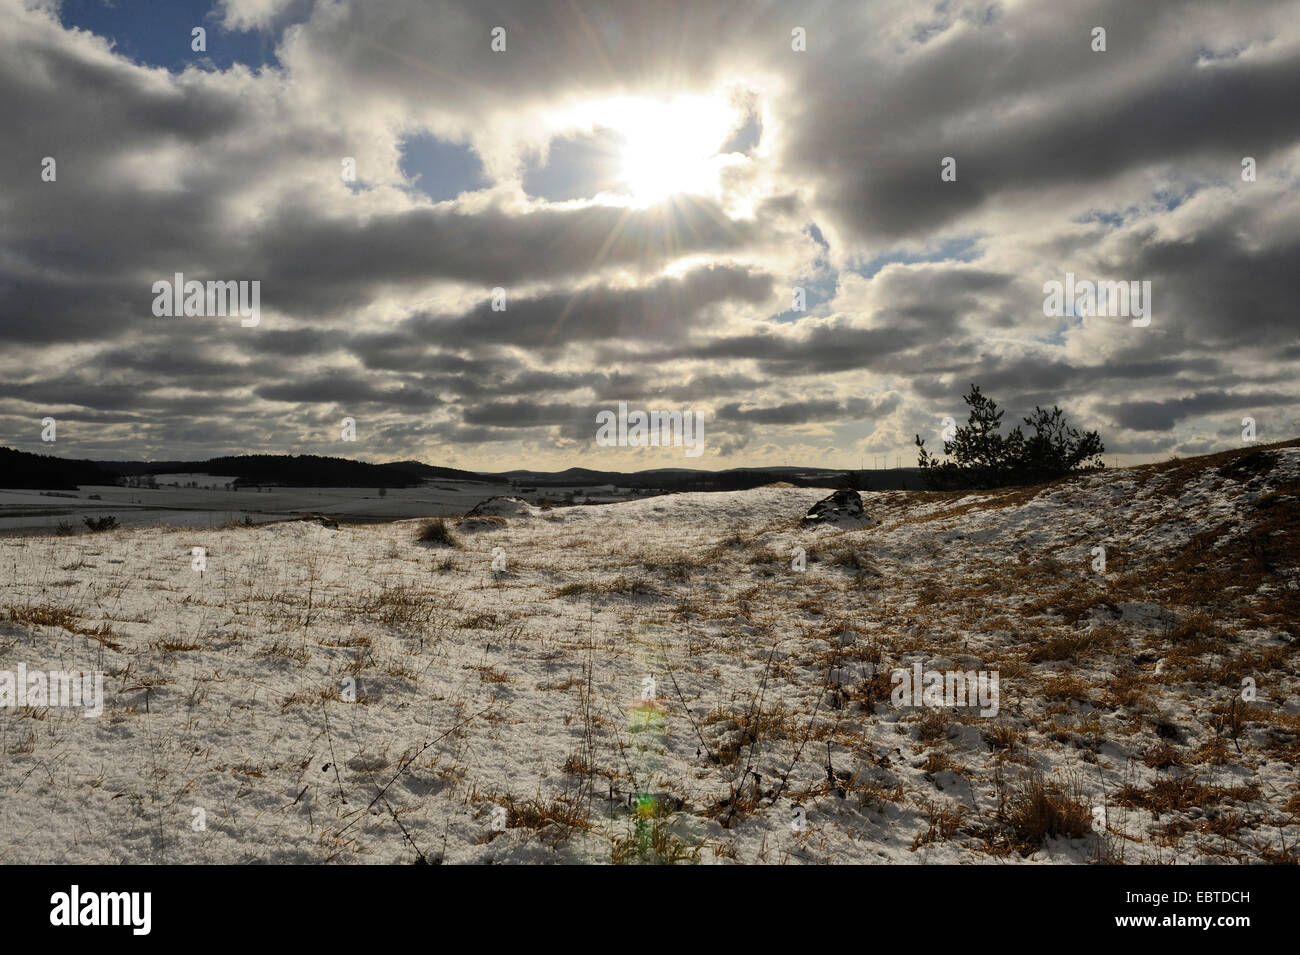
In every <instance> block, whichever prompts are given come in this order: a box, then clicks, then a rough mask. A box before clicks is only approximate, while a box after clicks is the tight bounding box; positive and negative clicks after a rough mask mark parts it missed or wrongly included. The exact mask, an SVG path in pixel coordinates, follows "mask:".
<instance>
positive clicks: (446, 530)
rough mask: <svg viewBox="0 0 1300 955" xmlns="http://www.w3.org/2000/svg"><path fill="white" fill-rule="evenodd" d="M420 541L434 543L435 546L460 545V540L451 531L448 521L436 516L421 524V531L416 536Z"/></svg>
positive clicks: (457, 546)
mask: <svg viewBox="0 0 1300 955" xmlns="http://www.w3.org/2000/svg"><path fill="white" fill-rule="evenodd" d="M415 539H416V541H417V542H418V543H421V544H432V545H433V546H435V547H456V548H459V547H460V540H459V539H458V538H457V537H456V535H455V534H453V533H452V532H451V528H450V527H448V526H447V522H446V521H445V520H443V519H442V518H441V517H435V518H434V519H433V520H431V521H426V522H425V523H424V524H422V525H421V526H420V533H419V535H417V537H416V538H415Z"/></svg>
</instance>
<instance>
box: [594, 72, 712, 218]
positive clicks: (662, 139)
mask: <svg viewBox="0 0 1300 955" xmlns="http://www.w3.org/2000/svg"><path fill="white" fill-rule="evenodd" d="M735 123H736V112H735V110H734V109H733V108H732V107H731V105H730V104H729V103H727V101H726V100H723V99H718V98H714V97H708V96H679V97H676V98H674V99H672V100H666V101H660V100H644V99H642V100H624V101H622V102H620V104H619V106H618V109H617V111H616V115H615V116H614V117H613V118H612V120H611V122H610V125H612V126H613V128H614V129H615V130H616V131H617V132H618V133H620V134H621V135H622V136H623V139H624V141H625V143H626V145H625V146H624V147H623V149H622V153H621V155H620V157H619V168H618V179H619V180H620V185H621V191H623V192H625V193H626V194H627V196H628V200H629V204H631V205H633V206H650V205H654V204H655V203H659V202H662V201H664V200H665V199H667V198H669V197H670V196H674V195H678V194H682V193H685V194H689V195H716V194H717V193H718V191H719V188H720V182H719V173H720V171H721V169H722V168H723V167H724V166H726V165H728V164H729V162H731V161H732V160H733V159H734V157H731V156H729V155H724V154H721V153H720V152H719V150H720V149H721V148H722V146H723V143H724V140H725V139H726V137H727V135H728V133H729V132H730V131H731V129H732V128H734V126H735Z"/></svg>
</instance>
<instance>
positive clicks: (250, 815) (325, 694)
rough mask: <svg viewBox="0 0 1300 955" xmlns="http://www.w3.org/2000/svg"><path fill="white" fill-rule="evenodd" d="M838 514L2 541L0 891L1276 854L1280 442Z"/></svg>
mask: <svg viewBox="0 0 1300 955" xmlns="http://www.w3.org/2000/svg"><path fill="white" fill-rule="evenodd" d="M824 494H825V492H822V491H817V490H802V489H795V488H791V487H780V486H777V487H768V488H760V489H757V490H752V491H744V492H737V493H718V494H683V495H676V496H667V497H657V498H653V499H647V500H642V501H635V502H629V503H624V504H615V505H608V506H600V507H574V508H565V509H556V510H551V511H539V510H537V509H535V508H531V507H523V508H511V507H508V506H507V507H501V506H494V507H489V508H487V509H485V510H486V511H487V512H488V514H489V515H491V516H486V517H477V518H473V519H471V520H470V521H469V522H467V523H466V525H465V527H464V528H459V527H458V526H457V524H456V522H455V521H452V522H450V528H451V530H452V532H453V534H455V535H456V537H457V538H458V542H459V546H431V545H426V544H420V543H417V542H416V537H417V534H418V532H419V530H420V525H421V522H420V521H403V522H398V523H393V524H387V525H368V526H347V525H344V526H342V527H340V528H339V529H337V530H335V529H331V528H329V527H326V526H322V525H320V524H318V523H313V522H307V521H295V522H286V523H278V524H269V525H263V526H259V527H253V528H232V529H226V530H220V529H218V530H209V529H203V530H195V529H177V528H134V527H133V528H126V529H120V530H116V531H110V532H107V533H102V534H95V535H82V536H77V537H27V538H9V539H0V582H2V583H3V590H4V596H3V598H2V599H3V603H4V605H5V606H4V608H3V614H2V616H3V617H4V618H6V622H4V623H0V673H3V671H6V670H8V671H13V672H16V671H17V668H18V667H19V665H22V666H24V667H25V668H26V669H27V671H28V672H32V671H41V670H44V671H51V670H61V671H69V670H72V671H76V670H86V671H94V670H99V671H103V673H104V677H103V680H104V697H105V699H104V702H103V713H102V715H99V716H97V717H94V716H91V717H87V716H85V715H83V713H82V712H81V711H79V710H76V709H71V708H60V707H50V706H41V705H30V706H27V707H25V708H8V709H0V747H2V753H0V862H7V863H34V862H90V863H116V862H169V863H204V862H247V861H265V862H304V863H305V862H326V861H331V862H389V863H394V862H413V861H427V862H437V861H445V862H449V863H463V862H489V861H495V862H555V861H563V862H610V861H629V862H636V861H643V860H644V861H682V862H691V861H700V862H715V861H720V862H731V861H737V862H745V863H752V862H767V863H783V862H818V863H823V862H830V863H846V862H863V863H883V862H902V863H927V862H930V863H933V862H968V863H1011V862H1089V861H1120V862H1125V863H1138V862H1155V863H1172V862H1205V861H1251V862H1253V861H1261V860H1266V861H1278V860H1289V861H1293V862H1294V861H1296V859H1297V850H1296V846H1297V844H1300V785H1298V782H1297V772H1296V770H1297V765H1296V764H1297V759H1298V758H1300V705H1298V703H1297V701H1298V700H1300V692H1298V691H1300V669H1298V666H1297V662H1298V661H1297V656H1296V652H1295V651H1296V647H1297V642H1296V639H1297V638H1296V630H1297V624H1298V622H1300V621H1298V620H1297V617H1298V616H1300V615H1298V614H1297V613H1296V608H1297V597H1296V594H1297V588H1300V577H1298V576H1297V570H1296V559H1295V557H1296V550H1295V545H1296V538H1295V535H1296V532H1297V531H1296V525H1297V518H1296V514H1297V495H1298V494H1300V448H1297V447H1295V446H1289V447H1284V448H1281V449H1278V450H1273V451H1253V452H1252V451H1249V450H1248V451H1243V452H1241V453H1239V454H1235V455H1227V456H1219V457H1218V458H1216V459H1194V460H1192V461H1183V462H1174V463H1171V464H1168V465H1159V466H1152V467H1147V468H1140V469H1133V470H1124V471H1117V472H1111V473H1103V474H1098V475H1093V476H1089V477H1085V478H1080V479H1077V480H1073V481H1069V482H1064V483H1061V484H1056V485H1050V486H1047V487H1045V488H1040V489H1031V490H1027V491H1026V490H1017V491H1007V492H991V493H981V494H960V493H950V494H939V493H922V492H883V493H876V494H868V495H866V496H865V498H864V500H865V503H866V506H867V510H868V512H869V513H871V514H872V515H873V516H874V517H875V518H877V519H878V521H879V523H878V524H876V525H875V526H871V527H864V528H861V529H853V530H844V529H836V528H818V529H816V530H808V529H803V528H801V527H800V525H799V522H798V518H799V517H800V516H801V515H802V514H803V513H804V511H805V510H806V509H807V508H808V507H809V506H810V505H811V504H813V503H814V502H815V501H817V500H818V499H819V498H821V497H823V496H824ZM494 505H500V502H494ZM516 512H517V513H516ZM503 513H504V514H505V515H506V516H500V515H502V514H503ZM1099 547H1101V548H1105V560H1106V564H1105V569H1104V570H1101V569H1098V568H1100V566H1101V565H1100V563H1099V561H1100V557H1101V554H1100V552H1097V551H1095V550H1094V549H1095V548H1099ZM194 548H202V549H203V561H205V562H206V566H205V567H204V569H202V570H201V571H200V570H198V569H195V567H196V565H199V564H202V563H203V561H196V555H195V552H194ZM800 548H801V549H802V551H803V552H804V554H806V558H805V559H806V568H805V569H803V570H799V569H796V568H797V566H799V565H800V564H801V561H800V560H799V551H798V550H796V549H800ZM494 567H495V569H494ZM917 664H919V665H920V666H921V668H922V670H923V671H924V672H933V671H938V672H945V673H946V672H951V671H955V670H960V671H963V672H967V671H974V672H978V671H987V672H989V673H996V674H997V675H998V678H999V684H998V686H999V695H998V698H997V700H996V708H997V713H996V715H981V712H980V709H979V708H970V707H966V708H948V707H942V706H930V705H922V706H919V707H910V706H901V705H896V700H895V699H893V698H891V695H892V693H893V690H894V685H893V682H892V681H891V673H892V672H893V671H894V670H895V669H900V670H907V671H909V672H911V671H912V670H913V667H914V666H915V665H917ZM1243 687H1245V689H1243ZM1243 697H1245V698H1243ZM29 702H30V700H29ZM922 702H925V701H922Z"/></svg>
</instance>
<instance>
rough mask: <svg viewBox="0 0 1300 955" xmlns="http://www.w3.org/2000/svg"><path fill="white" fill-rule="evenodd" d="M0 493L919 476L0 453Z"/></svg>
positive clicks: (871, 481) (829, 481) (884, 486)
mask: <svg viewBox="0 0 1300 955" xmlns="http://www.w3.org/2000/svg"><path fill="white" fill-rule="evenodd" d="M0 455H3V456H2V457H0V487H9V488H15V487H23V488H45V489H50V490H54V489H72V488H76V487H77V486H78V485H81V484H113V483H115V482H116V481H117V479H118V478H119V477H140V476H142V475H146V474H187V473H188V474H220V475H234V476H235V484H237V485H245V486H246V485H253V484H259V485H281V486H283V487H372V488H379V487H413V486H416V485H419V484H421V483H423V482H424V481H430V480H443V481H481V482H484V483H493V484H506V483H509V482H511V481H513V482H514V483H515V484H517V485H520V486H532V487H556V488H558V487H592V486H595V485H601V484H613V485H617V486H618V487H632V488H644V489H647V490H663V491H743V490H747V489H749V488H753V487H761V486H762V485H764V484H775V483H777V482H785V483H786V484H793V485H795V486H796V487H827V488H836V487H839V486H840V485H841V484H842V483H843V481H844V479H845V476H846V475H847V474H850V473H853V474H856V475H857V476H858V480H859V483H860V486H861V487H862V489H863V490H868V491H883V490H900V489H916V488H920V487H921V486H922V483H921V476H920V471H919V469H917V468H892V469H889V470H880V471H855V472H849V471H842V470H836V469H833V468H831V469H827V468H799V467H772V468H730V469H728V470H724V471H702V470H693V469H690V468H655V469H651V470H647V471H631V472H629V471H594V470H592V469H590V468H576V467H575V468H568V469H566V470H564V471H531V470H523V469H521V470H514V471H507V472H506V473H504V474H493V473H485V472H479V471H464V470H460V469H457V468H444V467H435V466H434V465H430V464H425V463H423V462H421V461H392V462H388V463H386V464H369V463H367V462H365V461H353V460H351V459H350V458H333V457H325V456H323V455H317V454H298V455H288V454H239V455H228V456H225V457H219V458H209V459H207V460H205V461H84V460H73V459H69V458H57V457H52V456H50V455H42V454H31V453H29V452H26V451H16V450H12V449H9V448H3V449H0Z"/></svg>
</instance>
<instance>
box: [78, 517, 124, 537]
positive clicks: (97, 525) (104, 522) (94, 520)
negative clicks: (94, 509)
mask: <svg viewBox="0 0 1300 955" xmlns="http://www.w3.org/2000/svg"><path fill="white" fill-rule="evenodd" d="M84 520H85V522H86V526H87V527H89V528H90V531H91V533H92V534H98V533H99V532H100V531H111V530H112V529H113V528H115V527H117V518H116V517H113V516H112V515H111V514H110V515H109V516H108V517H87V518H84Z"/></svg>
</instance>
